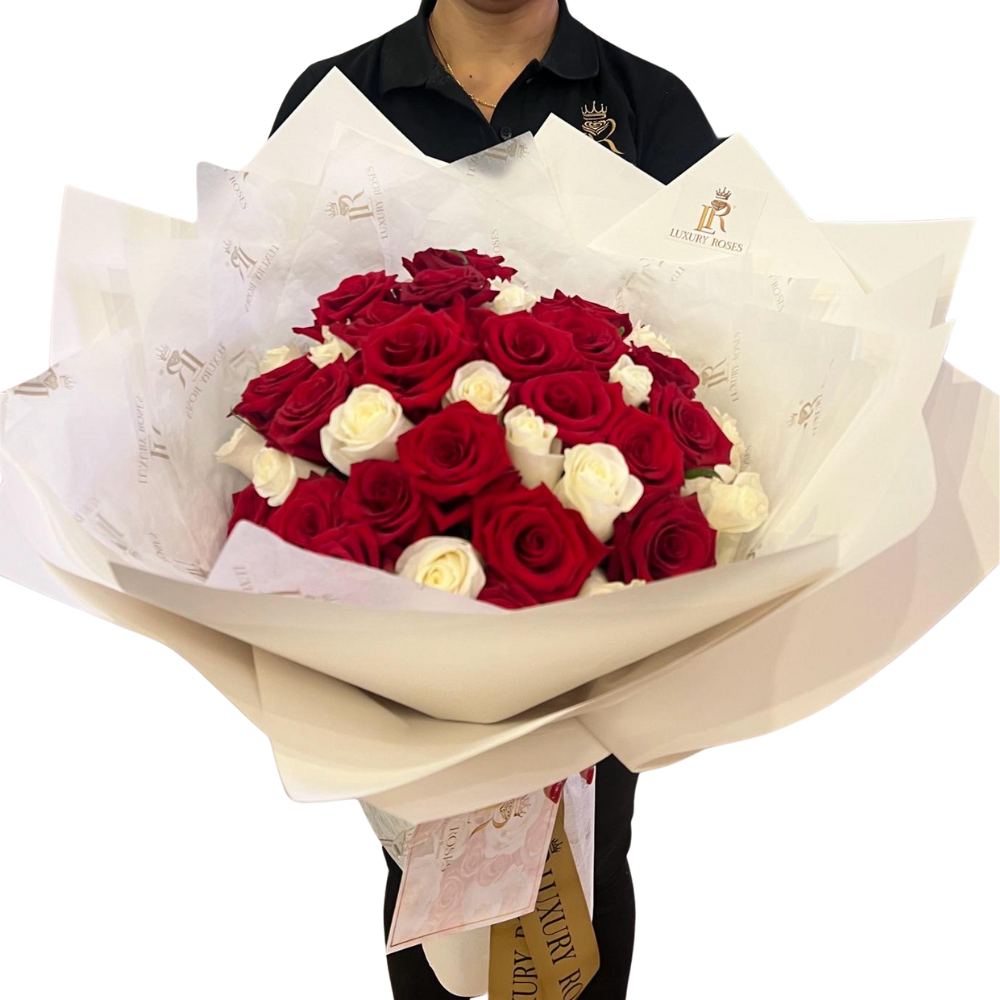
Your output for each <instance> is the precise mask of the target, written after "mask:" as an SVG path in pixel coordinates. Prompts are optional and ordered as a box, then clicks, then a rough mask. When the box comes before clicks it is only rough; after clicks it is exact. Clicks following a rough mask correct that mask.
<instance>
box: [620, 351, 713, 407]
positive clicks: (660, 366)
mask: <svg viewBox="0 0 1000 1000" xmlns="http://www.w3.org/2000/svg"><path fill="white" fill-rule="evenodd" d="M629 353H630V354H631V356H632V360H633V361H634V362H635V363H636V364H637V365H645V366H646V367H647V368H648V369H649V370H650V371H651V372H652V373H653V383H654V384H655V385H671V384H673V385H676V386H677V388H678V389H680V391H681V392H682V393H684V395H685V396H687V397H688V399H694V391H695V389H697V388H698V381H699V379H698V376H697V375H696V374H695V373H694V372H693V371H692V370H691V369H690V368H689V367H688V366H687V365H686V364H685V363H684V362H683V361H681V359H680V358H672V357H670V356H669V355H667V354H660V353H659V351H654V350H653V349H652V348H651V347H633V348H632V350H631V351H630V352H629Z"/></svg>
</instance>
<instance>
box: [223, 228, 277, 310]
mask: <svg viewBox="0 0 1000 1000" xmlns="http://www.w3.org/2000/svg"><path fill="white" fill-rule="evenodd" d="M280 250H281V247H280V246H278V244H277V243H272V244H271V245H270V246H267V247H265V248H264V249H263V250H262V251H256V250H255V251H254V253H257V254H259V256H258V257H254V256H251V254H250V253H249V251H247V250H246V249H245V248H244V247H242V246H240V245H239V244H238V243H234V242H233V241H232V240H225V241H224V242H223V244H222V251H223V253H224V254H225V258H226V267H231V268H232V269H233V270H234V271H236V273H237V274H238V275H239V276H240V280H241V281H242V282H243V284H244V285H246V296H245V298H244V300H243V306H244V310H245V311H246V312H250V307H251V306H252V305H253V300H254V296H255V295H256V294H257V289H258V288H260V284H261V282H262V281H263V280H264V276H265V275H266V274H267V272H268V271H269V270H270V268H271V265H272V264H273V263H274V261H275V258H277V256H278V252H279V251H280Z"/></svg>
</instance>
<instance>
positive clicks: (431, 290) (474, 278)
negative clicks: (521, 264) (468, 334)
mask: <svg viewBox="0 0 1000 1000" xmlns="http://www.w3.org/2000/svg"><path fill="white" fill-rule="evenodd" d="M396 292H397V293H398V295H399V301H400V302H401V303H402V304H403V305H407V306H426V307H427V308H428V309H443V308H444V307H445V306H450V305H451V303H452V302H454V301H455V299H457V298H463V299H465V300H466V301H467V302H468V303H469V305H470V306H481V305H483V303H484V302H491V301H492V300H493V299H495V298H496V297H497V292H496V291H494V290H493V289H492V288H490V283H489V281H487V279H486V278H484V277H483V275H482V274H481V273H480V272H479V271H477V270H476V269H475V268H474V267H446V268H442V269H441V270H435V271H418V272H417V273H416V274H415V275H414V276H413V280H412V281H400V282H399V283H398V284H397V285H396Z"/></svg>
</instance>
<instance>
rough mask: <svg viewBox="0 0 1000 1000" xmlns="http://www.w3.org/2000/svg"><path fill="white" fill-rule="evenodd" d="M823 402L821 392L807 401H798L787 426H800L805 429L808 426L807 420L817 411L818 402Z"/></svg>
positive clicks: (814, 415)
mask: <svg viewBox="0 0 1000 1000" xmlns="http://www.w3.org/2000/svg"><path fill="white" fill-rule="evenodd" d="M822 402H823V393H820V394H819V395H818V396H816V397H815V398H814V399H812V400H810V401H809V402H808V403H800V404H799V408H798V410H797V411H796V412H795V413H793V414H792V415H791V416H790V417H789V418H788V420H787V421H786V424H787V426H788V427H796V426H798V427H801V428H802V429H803V430H805V428H806V427H808V426H809V422H810V421H813V422H814V423H815V421H814V420H813V418H814V417H816V416H817V415H818V413H819V408H820V404H821V403H822Z"/></svg>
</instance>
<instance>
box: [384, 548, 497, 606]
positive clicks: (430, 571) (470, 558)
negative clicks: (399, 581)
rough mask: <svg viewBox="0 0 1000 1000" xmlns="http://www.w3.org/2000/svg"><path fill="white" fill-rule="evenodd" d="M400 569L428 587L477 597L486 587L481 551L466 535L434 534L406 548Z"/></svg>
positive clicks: (406, 575) (398, 567) (400, 571)
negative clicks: (459, 536)
mask: <svg viewBox="0 0 1000 1000" xmlns="http://www.w3.org/2000/svg"><path fill="white" fill-rule="evenodd" d="M396 572H397V573H398V574H399V575H400V576H405V577H406V578H407V579H408V580H415V581H416V582H417V583H420V584H423V585H424V586H425V587H434V588H435V589H436V590H446V591H448V593H449V594H461V595H462V596H463V597H472V598H476V597H478V596H479V592H480V591H481V590H482V589H483V587H484V586H486V572H485V570H484V569H483V562H482V560H481V559H480V558H479V553H478V552H476V550H475V549H474V548H473V547H472V546H471V545H470V544H469V543H468V542H467V541H465V540H464V539H462V538H446V537H444V536H437V535H434V536H431V537H430V538H422V539H421V540H420V541H419V542H414V543H413V544H412V545H411V546H409V547H408V548H406V549H404V550H403V554H402V555H401V556H400V557H399V559H398V560H397V562H396Z"/></svg>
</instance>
